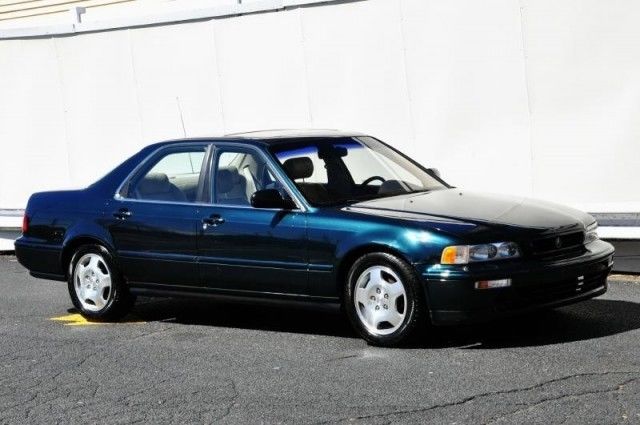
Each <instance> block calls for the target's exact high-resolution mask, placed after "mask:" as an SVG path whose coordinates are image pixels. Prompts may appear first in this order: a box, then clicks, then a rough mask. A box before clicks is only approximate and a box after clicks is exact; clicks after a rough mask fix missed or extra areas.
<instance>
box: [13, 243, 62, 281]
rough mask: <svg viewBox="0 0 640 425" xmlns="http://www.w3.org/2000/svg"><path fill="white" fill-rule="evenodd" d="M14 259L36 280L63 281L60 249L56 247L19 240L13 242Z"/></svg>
mask: <svg viewBox="0 0 640 425" xmlns="http://www.w3.org/2000/svg"><path fill="white" fill-rule="evenodd" d="M15 248H16V258H17V259H18V262H20V264H22V265H23V266H24V267H25V268H26V269H28V270H29V273H30V274H31V275H32V276H34V277H38V278H43V279H52V280H65V272H64V270H62V266H61V264H62V262H61V255H62V248H61V247H60V246H57V245H47V244H42V243H34V242H28V241H25V240H24V238H20V239H18V240H17V241H16V242H15Z"/></svg>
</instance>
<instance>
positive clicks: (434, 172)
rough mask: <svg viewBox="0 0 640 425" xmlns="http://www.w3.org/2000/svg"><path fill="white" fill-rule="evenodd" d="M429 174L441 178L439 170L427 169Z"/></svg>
mask: <svg viewBox="0 0 640 425" xmlns="http://www.w3.org/2000/svg"><path fill="white" fill-rule="evenodd" d="M427 172H428V173H429V174H432V175H434V176H436V177H438V178H440V171H439V170H438V169H437V168H427Z"/></svg>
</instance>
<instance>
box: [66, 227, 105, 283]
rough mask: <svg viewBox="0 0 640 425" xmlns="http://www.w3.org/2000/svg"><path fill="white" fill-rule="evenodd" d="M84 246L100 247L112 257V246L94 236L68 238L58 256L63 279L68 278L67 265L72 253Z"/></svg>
mask: <svg viewBox="0 0 640 425" xmlns="http://www.w3.org/2000/svg"><path fill="white" fill-rule="evenodd" d="M85 245H100V246H102V247H104V248H105V249H106V250H107V251H109V252H110V253H111V254H112V256H113V247H112V245H111V244H109V243H108V242H106V241H104V240H103V239H102V238H99V237H97V236H95V235H78V236H75V237H73V238H70V239H68V240H67V241H66V242H65V243H64V246H63V248H62V253H61V254H60V267H61V268H62V271H63V272H64V276H65V278H67V279H68V278H69V263H70V262H71V258H73V254H74V252H76V250H77V249H78V248H80V247H81V246H85Z"/></svg>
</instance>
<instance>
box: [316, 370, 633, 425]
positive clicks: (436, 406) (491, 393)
mask: <svg viewBox="0 0 640 425" xmlns="http://www.w3.org/2000/svg"><path fill="white" fill-rule="evenodd" d="M631 374H640V371H626V372H625V371H605V372H585V373H576V374H572V375H567V376H563V377H561V378H555V379H550V380H548V381H543V382H540V383H538V384H535V385H531V386H529V387H522V388H513V389H509V390H499V391H488V392H484V393H480V394H474V395H471V396H468V397H465V398H463V399H460V400H457V401H452V402H449V403H441V404H434V405H432V406H428V407H420V408H412V409H405V410H395V411H392V412H383V413H377V414H373V415H362V416H356V417H349V418H339V419H332V420H327V421H322V422H316V424H317V425H322V424H331V423H338V422H343V421H349V422H352V421H359V420H367V419H375V418H385V417H388V416H395V415H410V414H414V413H424V412H429V411H432V410H436V409H442V408H446V407H453V406H461V405H464V404H467V403H470V402H472V401H474V400H477V399H479V398H484V397H493V396H496V395H504V394H518V393H521V392H525V391H531V390H535V389H538V388H542V387H544V386H546V385H550V384H554V383H558V382H563V381H567V380H569V379H573V378H584V377H589V376H607V375H631ZM636 380H640V376H638V377H635V378H632V379H630V380H628V382H627V381H625V382H623V383H621V384H618V387H620V386H624V385H627V384H628V383H630V382H633V381H636ZM614 391H615V390H614ZM607 392H611V391H607ZM565 396H567V395H566V394H565ZM546 401H550V400H546ZM541 402H542V401H541ZM528 406H530V405H528ZM522 410H526V409H522Z"/></svg>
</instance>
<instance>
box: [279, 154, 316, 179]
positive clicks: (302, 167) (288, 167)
mask: <svg viewBox="0 0 640 425" xmlns="http://www.w3.org/2000/svg"><path fill="white" fill-rule="evenodd" d="M282 166H283V167H284V171H285V172H286V173H287V175H288V176H289V177H290V178H292V179H293V180H297V179H306V178H308V177H311V175H312V174H313V162H312V161H311V158H309V157H306V156H303V157H300V158H289V159H287V160H286V161H285V162H284V164H282Z"/></svg>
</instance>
